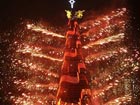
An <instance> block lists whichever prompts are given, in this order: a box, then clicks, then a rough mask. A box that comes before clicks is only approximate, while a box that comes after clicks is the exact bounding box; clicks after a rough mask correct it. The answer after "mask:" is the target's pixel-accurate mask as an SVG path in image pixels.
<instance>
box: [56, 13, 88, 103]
mask: <svg viewBox="0 0 140 105" xmlns="http://www.w3.org/2000/svg"><path fill="white" fill-rule="evenodd" d="M80 13H81V11H79V13H78V14H80ZM76 14H77V13H76ZM78 16H79V15H78ZM68 26H69V29H68V31H67V33H66V42H65V51H64V58H63V64H62V68H61V76H60V81H59V89H58V92H57V99H58V103H57V105H63V104H64V105H67V104H68V103H73V104H80V103H81V101H82V99H83V97H84V96H85V95H87V94H89V93H90V91H89V80H88V78H89V73H88V71H87V70H86V66H85V63H84V59H83V55H82V51H81V50H82V48H81V46H82V44H81V41H80V33H79V25H78V22H77V18H73V19H69V22H68Z"/></svg>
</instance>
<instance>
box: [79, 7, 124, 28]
mask: <svg viewBox="0 0 140 105" xmlns="http://www.w3.org/2000/svg"><path fill="white" fill-rule="evenodd" d="M125 13H126V8H122V9H118V10H116V11H112V13H111V14H108V15H105V16H103V17H100V18H97V19H96V20H92V21H90V20H89V21H86V22H83V23H82V24H81V26H85V25H86V24H87V23H88V24H89V23H90V26H92V27H95V26H100V25H101V23H102V22H101V21H106V22H109V21H110V20H112V19H113V18H116V17H119V16H123V15H124V14H125Z"/></svg>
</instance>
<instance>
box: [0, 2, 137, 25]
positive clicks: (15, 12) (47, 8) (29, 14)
mask: <svg viewBox="0 0 140 105" xmlns="http://www.w3.org/2000/svg"><path fill="white" fill-rule="evenodd" d="M135 4H137V3H134V2H133V3H132V2H131V1H130V2H128V0H77V1H76V4H75V7H74V9H75V10H78V9H85V10H87V12H88V11H89V10H94V11H104V10H108V9H110V8H116V7H119V6H124V5H129V6H130V7H135V9H136V8H137V7H136V6H135ZM65 9H70V5H69V3H68V0H1V1H0V15H1V16H0V18H1V19H0V20H1V21H0V22H1V23H4V24H5V22H6V23H7V24H9V22H11V24H12V23H14V20H15V23H16V21H17V20H18V19H19V18H26V19H27V18H29V19H35V20H38V19H40V18H43V19H46V20H47V21H49V22H52V23H53V24H55V23H60V22H61V23H63V19H65V12H64V10H65ZM58 20H61V21H58Z"/></svg>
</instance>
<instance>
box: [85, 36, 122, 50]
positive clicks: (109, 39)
mask: <svg viewBox="0 0 140 105" xmlns="http://www.w3.org/2000/svg"><path fill="white" fill-rule="evenodd" d="M123 38H124V33H120V34H118V35H113V36H109V37H107V38H104V39H100V40H98V41H95V42H91V43H89V44H87V45H85V46H83V48H84V49H88V48H91V47H92V46H94V45H103V44H105V43H109V42H117V41H120V40H121V39H123Z"/></svg>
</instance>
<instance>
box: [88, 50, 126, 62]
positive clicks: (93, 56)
mask: <svg viewBox="0 0 140 105" xmlns="http://www.w3.org/2000/svg"><path fill="white" fill-rule="evenodd" d="M120 53H127V48H119V49H116V50H113V51H104V52H99V53H96V54H91V55H89V56H87V57H86V58H85V62H86V63H89V62H90V61H93V60H98V59H103V60H105V59H107V58H110V57H112V56H114V55H118V54H120Z"/></svg>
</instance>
